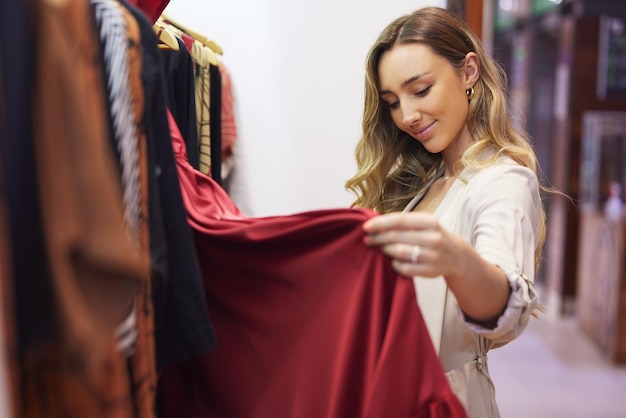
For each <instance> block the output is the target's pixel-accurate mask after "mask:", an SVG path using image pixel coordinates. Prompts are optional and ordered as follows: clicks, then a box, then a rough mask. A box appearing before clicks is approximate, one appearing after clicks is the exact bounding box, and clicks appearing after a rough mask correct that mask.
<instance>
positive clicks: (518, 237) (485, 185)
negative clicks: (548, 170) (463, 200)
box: [466, 165, 543, 345]
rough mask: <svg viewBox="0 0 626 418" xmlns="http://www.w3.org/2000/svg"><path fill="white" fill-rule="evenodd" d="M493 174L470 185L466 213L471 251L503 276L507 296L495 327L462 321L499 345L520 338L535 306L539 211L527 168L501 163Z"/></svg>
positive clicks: (535, 183)
mask: <svg viewBox="0 0 626 418" xmlns="http://www.w3.org/2000/svg"><path fill="white" fill-rule="evenodd" d="M495 171H496V174H497V175H496V176H492V175H490V176H489V178H488V179H487V178H486V177H485V178H481V177H480V176H478V178H476V179H473V180H475V182H474V183H475V184H471V183H472V182H470V187H472V188H475V190H473V193H470V195H471V196H472V197H471V199H469V200H468V206H467V208H466V209H467V212H466V215H467V217H468V218H470V219H471V220H470V219H468V220H469V221H470V225H473V226H474V227H473V230H472V231H471V233H472V237H471V239H472V241H473V242H472V244H473V245H474V248H475V249H476V251H477V252H478V254H480V256H481V257H483V258H484V259H485V260H487V261H488V262H490V263H493V264H494V265H496V266H498V267H499V268H500V269H501V270H502V271H503V272H504V274H505V275H506V277H507V279H508V281H509V285H510V287H511V293H510V296H509V300H508V303H507V306H506V308H505V310H504V312H503V313H502V314H501V316H500V317H499V318H498V321H497V325H496V327H495V328H485V327H483V326H481V325H479V324H476V323H473V322H471V321H470V320H466V323H467V325H468V327H470V329H472V331H474V332H475V333H476V334H478V335H480V336H483V337H485V338H488V339H490V340H492V341H493V342H495V343H496V344H498V345H502V344H505V343H507V342H509V341H511V340H512V339H514V338H516V337H517V336H518V335H520V334H521V332H522V331H523V330H524V329H525V328H526V325H527V324H528V320H529V318H530V315H531V313H532V312H533V310H535V309H536V308H537V306H538V301H537V294H536V291H535V288H534V285H533V283H534V278H535V269H536V266H535V252H536V248H537V245H538V243H539V240H540V237H541V234H542V231H541V229H542V220H543V212H542V206H541V197H540V194H539V184H538V180H537V177H536V175H535V174H534V173H533V172H532V171H531V170H529V169H527V168H525V167H520V166H507V165H502V166H499V167H497V169H496V170H495ZM492 174H493V173H492Z"/></svg>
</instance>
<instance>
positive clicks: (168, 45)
mask: <svg viewBox="0 0 626 418" xmlns="http://www.w3.org/2000/svg"><path fill="white" fill-rule="evenodd" d="M152 30H153V31H154V33H155V34H156V36H157V39H158V40H159V49H171V50H174V51H178V48H179V45H178V39H176V35H174V34H173V33H172V32H171V31H170V30H169V29H167V28H166V27H164V26H163V25H160V24H158V23H155V24H154V25H153V26H152Z"/></svg>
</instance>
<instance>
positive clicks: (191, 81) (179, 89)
mask: <svg viewBox="0 0 626 418" xmlns="http://www.w3.org/2000/svg"><path fill="white" fill-rule="evenodd" d="M177 39H178V43H179V49H178V51H174V50H171V49H160V50H159V54H160V55H161V59H162V61H163V68H164V71H165V85H166V86H167V108H168V109H170V111H171V112H172V115H174V119H176V123H177V124H178V128H179V129H180V131H181V133H182V134H183V138H185V144H186V145H187V158H189V163H190V164H191V165H192V166H193V167H194V168H195V169H198V168H199V167H200V156H199V153H200V145H199V143H198V124H197V117H196V96H195V95H196V92H195V69H194V68H193V62H192V60H191V56H190V54H189V50H188V49H187V47H186V44H185V43H184V42H183V40H182V39H179V38H177Z"/></svg>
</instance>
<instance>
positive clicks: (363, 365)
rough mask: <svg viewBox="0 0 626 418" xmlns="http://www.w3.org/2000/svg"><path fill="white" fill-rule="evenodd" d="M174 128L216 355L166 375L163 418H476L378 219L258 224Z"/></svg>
mask: <svg viewBox="0 0 626 418" xmlns="http://www.w3.org/2000/svg"><path fill="white" fill-rule="evenodd" d="M170 126H171V128H172V137H173V140H174V150H175V153H176V156H177V164H178V173H179V178H180V181H181V186H182V191H183V198H184V201H185V205H186V208H187V211H188V221H189V223H190V225H191V226H192V228H193V229H194V231H195V238H196V245H197V247H198V251H199V253H200V254H201V257H200V260H201V265H202V271H203V277H204V286H205V294H206V298H207V300H208V302H209V306H210V312H211V315H212V318H213V321H214V325H215V329H216V334H217V338H218V346H217V348H216V349H214V350H212V351H211V352H210V353H208V354H206V355H204V356H201V357H198V358H196V359H194V360H192V361H189V362H185V363H183V364H181V365H179V366H177V367H175V368H171V369H169V370H167V371H166V372H165V373H164V374H163V376H162V377H161V384H160V388H159V389H160V392H159V396H158V397H157V399H158V400H159V404H160V410H161V412H162V416H163V417H230V418H237V417H246V418H281V417H298V418H308V417H311V418H321V417H336V418H358V417H377V418H382V417H394V418H400V417H465V412H464V410H463V407H462V406H461V404H460V403H459V401H458V399H457V398H456V397H455V396H454V394H453V392H452V390H451V388H450V387H449V385H448V382H447V380H446V378H445V376H444V374H443V369H442V367H441V364H440V362H439V360H438V358H437V355H436V354H435V352H434V349H433V345H432V342H431V341H430V339H429V336H428V332H427V330H426V327H425V324H424V321H423V319H422V317H421V313H420V311H419V308H418V306H417V304H416V300H415V292H414V287H413V284H412V282H411V281H410V280H407V279H403V278H401V277H399V276H398V275H397V274H396V273H395V272H394V271H393V269H392V268H391V265H390V262H389V259H388V258H386V257H385V256H384V255H383V254H382V252H380V251H379V250H378V249H374V248H367V247H366V246H365V245H364V244H363V242H362V240H363V236H364V233H363V231H362V224H363V222H364V221H365V220H367V219H369V218H370V217H371V216H373V212H372V211H370V210H366V209H337V210H319V211H312V212H305V213H301V214H296V215H292V216H277V217H267V218H246V217H244V216H243V215H242V214H241V213H240V212H239V211H238V209H237V208H236V207H235V205H234V204H233V202H232V201H231V200H230V199H229V197H228V196H227V195H226V193H225V192H224V191H223V190H222V189H221V188H220V187H219V186H218V185H217V184H216V183H215V182H214V181H213V180H212V179H210V178H209V177H207V176H205V175H203V174H201V173H199V172H198V171H195V170H193V169H192V168H191V167H190V166H189V164H188V162H187V161H186V158H185V156H184V145H183V142H182V139H181V138H180V133H179V132H177V130H176V125H175V123H173V120H172V119H171V117H170Z"/></svg>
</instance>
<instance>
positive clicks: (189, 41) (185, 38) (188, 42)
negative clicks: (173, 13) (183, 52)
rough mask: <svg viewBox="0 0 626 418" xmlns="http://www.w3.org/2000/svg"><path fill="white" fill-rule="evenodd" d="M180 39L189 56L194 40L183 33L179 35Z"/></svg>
mask: <svg viewBox="0 0 626 418" xmlns="http://www.w3.org/2000/svg"><path fill="white" fill-rule="evenodd" d="M181 39H182V40H183V43H184V44H185V46H186V47H187V52H189V55H191V48H192V47H193V43H194V42H196V40H195V39H194V38H193V37H192V36H191V35H187V34H186V33H183V34H182V35H181Z"/></svg>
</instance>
